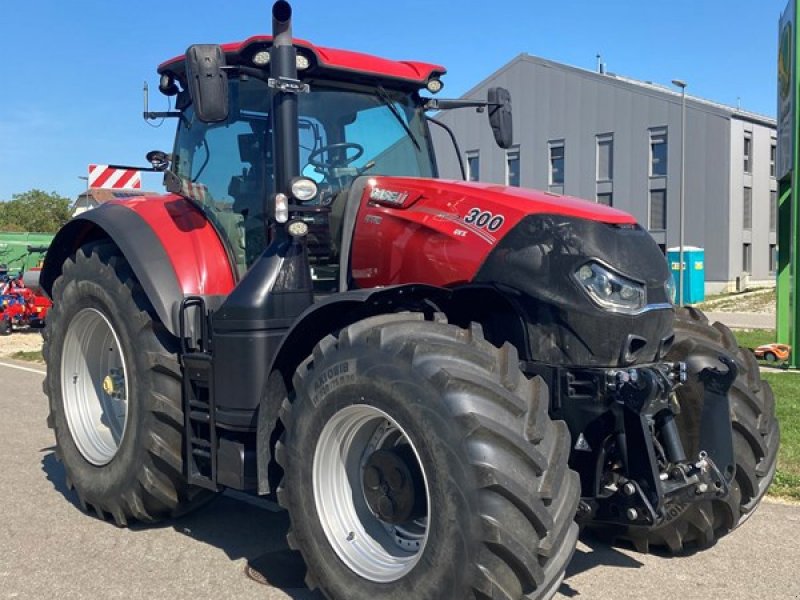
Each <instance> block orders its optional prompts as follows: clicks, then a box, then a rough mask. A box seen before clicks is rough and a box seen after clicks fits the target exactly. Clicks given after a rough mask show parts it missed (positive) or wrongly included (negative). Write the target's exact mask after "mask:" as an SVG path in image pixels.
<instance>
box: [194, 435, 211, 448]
mask: <svg viewBox="0 0 800 600" xmlns="http://www.w3.org/2000/svg"><path fill="white" fill-rule="evenodd" d="M192 447H196V448H211V442H209V441H208V440H201V439H200V438H196V437H193V438H192Z"/></svg>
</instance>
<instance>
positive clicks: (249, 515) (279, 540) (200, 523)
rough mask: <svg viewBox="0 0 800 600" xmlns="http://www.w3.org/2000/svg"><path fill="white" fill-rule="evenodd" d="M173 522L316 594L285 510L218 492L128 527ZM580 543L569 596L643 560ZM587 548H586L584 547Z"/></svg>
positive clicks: (53, 475) (48, 462)
mask: <svg viewBox="0 0 800 600" xmlns="http://www.w3.org/2000/svg"><path fill="white" fill-rule="evenodd" d="M53 450H54V448H52V447H51V448H43V449H42V452H43V453H45V454H44V456H43V457H42V471H44V473H45V475H46V477H47V479H48V481H50V482H51V483H52V484H53V487H54V488H55V490H56V491H57V492H59V493H61V494H62V495H63V496H64V497H65V498H66V499H67V500H68V501H69V502H70V503H71V504H72V505H73V506H75V507H76V508H80V505H79V502H78V496H77V494H76V493H75V491H74V490H69V489H67V484H66V478H65V475H64V468H63V465H61V463H59V462H58V461H57V460H56V457H55V453H54V452H53ZM154 527H172V528H173V529H175V531H177V532H178V533H181V534H182V535H186V536H188V537H190V538H192V539H194V540H197V541H199V542H202V543H205V544H210V545H212V546H214V547H215V548H219V549H221V550H222V551H223V552H225V554H226V555H227V556H228V557H229V558H230V559H231V560H239V559H245V560H246V561H247V566H246V567H245V572H244V574H243V576H247V577H249V578H250V579H252V580H253V581H254V582H257V583H259V584H262V585H266V586H270V587H273V588H277V589H280V590H281V591H283V592H284V593H285V594H286V595H287V596H289V597H290V598H292V599H293V600H321V599H322V598H323V597H322V595H321V594H319V593H318V592H312V591H310V590H309V589H308V588H307V587H306V586H305V583H304V578H305V574H306V567H305V563H304V562H303V559H302V557H301V556H300V554H299V553H298V552H294V551H292V550H291V549H290V548H289V547H288V546H287V544H286V532H287V529H288V527H289V517H288V515H287V513H286V512H285V511H282V510H278V509H276V508H274V504H272V503H269V502H266V501H264V500H261V499H255V498H253V499H251V498H245V497H244V495H243V494H238V493H237V494H235V495H232V494H230V493H223V494H220V495H219V496H218V497H217V498H216V499H215V500H214V501H212V502H211V503H209V504H208V505H207V506H205V507H203V508H201V509H199V510H197V511H195V512H193V513H191V514H189V515H186V516H184V517H181V518H179V519H175V520H172V521H169V522H168V523H165V524H161V525H143V524H138V523H137V524H134V525H132V526H131V527H129V529H130V530H131V531H134V532H135V531H144V530H146V529H152V528H154ZM581 542H582V543H583V544H582V547H579V548H578V549H577V550H576V551H575V555H574V556H573V558H572V561H571V562H570V564H569V566H568V567H567V572H566V576H565V579H564V582H563V583H562V584H561V588H560V589H559V593H561V594H563V595H564V596H566V597H569V598H573V597H577V596H579V595H580V592H578V591H576V590H575V589H574V588H572V587H571V586H570V582H569V580H570V578H571V577H574V576H576V575H579V574H580V573H584V572H586V571H590V570H592V569H594V568H596V567H616V568H622V569H638V568H639V567H642V566H643V563H641V562H639V561H638V560H636V559H634V558H631V557H630V556H628V555H627V554H625V553H623V552H620V551H619V550H617V549H616V548H615V547H613V546H611V545H609V544H608V543H606V542H604V541H601V540H598V539H596V538H594V537H592V536H591V535H582V536H581ZM586 548H588V550H587V549H586Z"/></svg>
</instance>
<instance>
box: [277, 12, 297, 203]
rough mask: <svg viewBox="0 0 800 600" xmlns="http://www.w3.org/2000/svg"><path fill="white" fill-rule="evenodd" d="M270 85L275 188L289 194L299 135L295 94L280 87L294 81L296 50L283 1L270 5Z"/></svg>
mask: <svg viewBox="0 0 800 600" xmlns="http://www.w3.org/2000/svg"><path fill="white" fill-rule="evenodd" d="M270 75H271V77H272V79H273V81H274V83H273V84H272V85H274V86H276V87H273V89H272V118H273V149H274V153H273V157H274V161H275V191H276V192H281V193H284V194H286V195H287V196H289V188H290V186H291V181H292V179H293V178H295V177H297V176H298V175H300V157H299V148H300V138H299V134H298V123H297V93H296V91H288V90H285V89H283V88H282V83H283V82H285V81H287V80H297V52H296V51H295V48H294V45H293V44H292V7H291V6H290V5H289V3H288V2H285V1H284V0H278V1H277V2H276V3H275V4H273V5H272V50H271V51H270Z"/></svg>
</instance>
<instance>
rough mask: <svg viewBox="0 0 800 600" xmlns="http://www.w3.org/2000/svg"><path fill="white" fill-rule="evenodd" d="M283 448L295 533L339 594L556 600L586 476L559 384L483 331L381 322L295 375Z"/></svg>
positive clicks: (393, 318)
mask: <svg viewBox="0 0 800 600" xmlns="http://www.w3.org/2000/svg"><path fill="white" fill-rule="evenodd" d="M294 388H295V394H294V402H293V403H291V404H290V403H289V401H288V400H287V401H286V402H285V403H284V406H283V410H282V417H281V418H282V421H283V423H284V425H285V427H286V431H285V435H284V438H283V440H282V441H281V442H280V443H279V445H278V447H277V449H276V458H277V460H278V462H279V463H280V464H281V465H282V466H283V468H284V471H285V479H284V481H283V483H282V484H281V486H280V488H279V490H278V498H279V500H280V502H281V504H282V505H283V506H284V507H286V508H287V509H288V510H289V514H290V517H291V522H292V529H291V532H290V534H289V543H290V545H291V546H292V547H294V548H296V549H298V550H300V552H301V553H302V555H303V557H304V558H305V561H306V564H307V566H308V578H307V583H308V584H309V586H310V587H319V588H320V589H322V590H323V592H324V593H325V594H326V596H327V597H328V598H331V599H334V600H345V599H347V600H374V599H375V598H385V599H387V600H395V599H400V598H402V599H404V600H405V599H407V598H417V599H421V600H434V599H435V600H440V599H449V598H452V599H458V600H461V599H465V598H472V599H489V598H504V599H507V600H519V599H520V598H523V597H524V598H530V599H536V600H543V599H548V598H551V597H552V596H553V595H554V594H555V593H556V591H557V588H558V586H559V584H560V581H561V579H562V578H563V575H564V570H565V568H566V565H567V563H568V562H569V560H570V557H571V556H572V553H573V551H574V549H575V543H576V539H577V533H578V530H577V525H576V524H575V522H574V515H575V510H576V506H577V503H578V496H579V483H578V478H577V475H576V474H575V473H574V472H572V471H570V470H569V468H568V467H567V459H568V456H569V449H570V442H569V440H570V437H569V432H568V430H567V427H566V425H565V424H564V423H563V422H561V421H552V420H550V418H549V416H548V412H547V411H548V405H549V397H548V392H547V386H546V385H545V384H544V381H543V380H541V379H538V378H537V379H534V380H528V379H526V378H525V377H524V375H523V374H522V373H521V372H520V370H519V367H518V359H517V354H516V351H515V350H514V348H513V347H511V346H510V345H506V346H504V347H503V348H496V347H494V346H492V345H491V344H489V343H488V342H487V341H485V340H484V339H483V337H482V335H481V332H480V329H479V328H478V327H477V326H474V325H473V326H472V327H471V328H470V329H461V328H458V327H454V326H451V325H448V324H446V323H443V322H431V321H426V320H424V319H423V318H422V316H420V315H416V314H400V315H387V316H381V317H374V318H371V319H367V320H365V321H362V322H359V323H356V324H355V325H352V326H351V327H349V328H347V329H345V330H343V331H342V332H341V333H340V335H339V336H338V337H333V336H329V337H328V338H326V339H324V340H323V341H322V342H321V343H320V344H319V345H318V346H317V348H316V349H315V350H314V353H313V355H312V356H311V357H310V358H309V359H308V360H306V362H305V363H304V364H302V365H301V366H300V367H299V369H298V371H297V374H296V376H295V381H294Z"/></svg>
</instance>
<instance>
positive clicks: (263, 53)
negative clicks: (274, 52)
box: [253, 50, 269, 67]
mask: <svg viewBox="0 0 800 600" xmlns="http://www.w3.org/2000/svg"><path fill="white" fill-rule="evenodd" d="M253 64H254V65H255V66H257V67H263V66H265V65H268V64H269V50H260V51H259V52H256V53H255V54H254V55H253Z"/></svg>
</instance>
